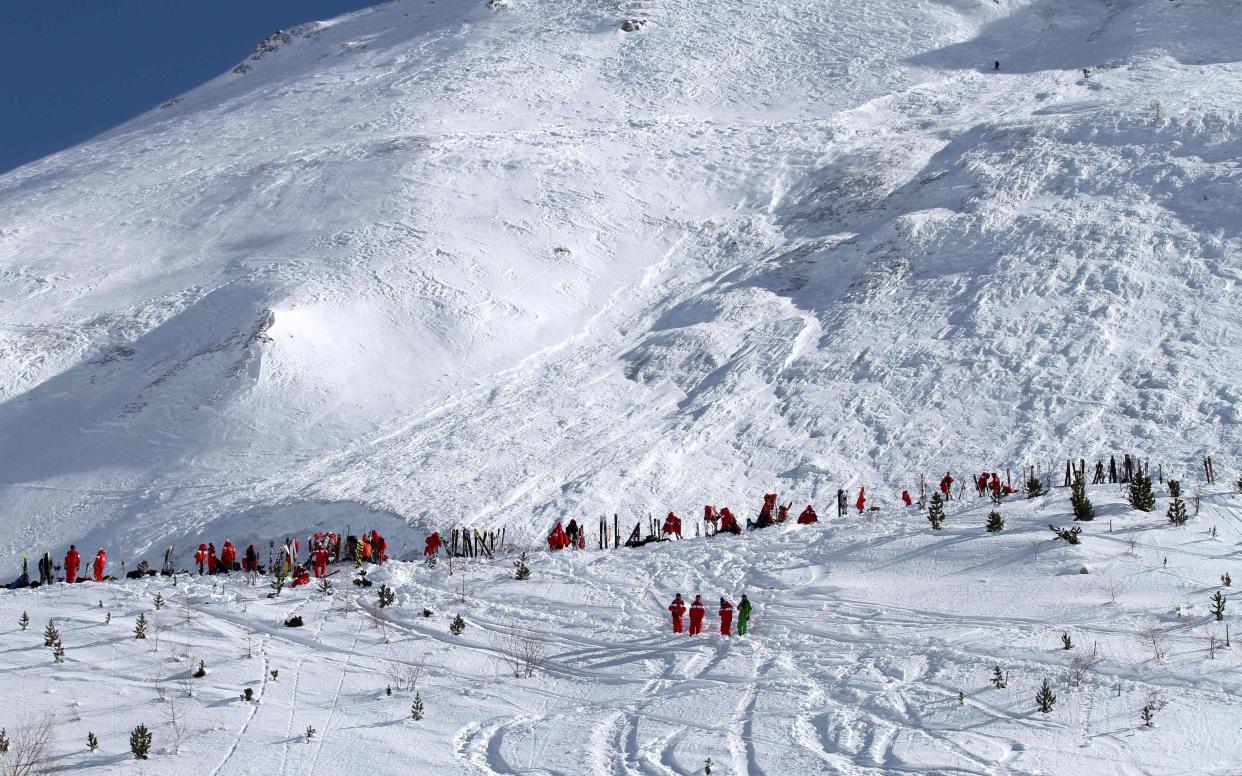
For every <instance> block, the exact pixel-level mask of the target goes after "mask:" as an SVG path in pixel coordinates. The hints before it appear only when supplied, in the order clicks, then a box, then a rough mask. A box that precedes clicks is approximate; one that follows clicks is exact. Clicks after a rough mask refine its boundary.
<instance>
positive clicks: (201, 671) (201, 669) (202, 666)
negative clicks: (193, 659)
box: [194, 660, 207, 679]
mask: <svg viewBox="0 0 1242 776" xmlns="http://www.w3.org/2000/svg"><path fill="white" fill-rule="evenodd" d="M206 675H207V661H205V660H200V661H198V670H197V671H195V672H194V678H195V679H202V678H203V677H204V676H206Z"/></svg>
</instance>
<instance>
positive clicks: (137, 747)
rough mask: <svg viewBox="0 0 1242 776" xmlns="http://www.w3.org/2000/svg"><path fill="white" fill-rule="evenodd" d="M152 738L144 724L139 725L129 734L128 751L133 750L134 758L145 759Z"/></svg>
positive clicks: (149, 749) (149, 750)
mask: <svg viewBox="0 0 1242 776" xmlns="http://www.w3.org/2000/svg"><path fill="white" fill-rule="evenodd" d="M153 738H154V737H153V736H152V735H151V731H149V730H147V726H146V725H139V726H138V727H136V728H134V732H132V733H130V734H129V751H131V752H133V754H134V759H135V760H145V759H147V755H148V754H149V753H150V752H151V741H152V739H153Z"/></svg>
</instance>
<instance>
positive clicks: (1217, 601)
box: [1212, 590, 1225, 621]
mask: <svg viewBox="0 0 1242 776" xmlns="http://www.w3.org/2000/svg"><path fill="white" fill-rule="evenodd" d="M1212 614H1213V616H1215V617H1216V619H1217V621H1220V620H1223V619H1225V597H1224V596H1223V595H1221V592H1220V591H1219V590H1217V591H1216V592H1215V593H1213V594H1212Z"/></svg>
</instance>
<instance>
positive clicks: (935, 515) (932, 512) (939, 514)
mask: <svg viewBox="0 0 1242 776" xmlns="http://www.w3.org/2000/svg"><path fill="white" fill-rule="evenodd" d="M927 520H928V522H930V523H931V527H932V528H933V529H935V530H937V531H939V530H940V525H941V523H943V522H944V501H943V500H942V499H941V498H940V494H939V493H933V494H932V498H931V503H930V504H928V506H927Z"/></svg>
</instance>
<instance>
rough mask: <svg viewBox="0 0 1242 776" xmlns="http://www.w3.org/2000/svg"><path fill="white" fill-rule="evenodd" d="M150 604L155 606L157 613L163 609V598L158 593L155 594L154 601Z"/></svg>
mask: <svg viewBox="0 0 1242 776" xmlns="http://www.w3.org/2000/svg"><path fill="white" fill-rule="evenodd" d="M152 603H153V604H155V611H157V612H158V611H159V610H160V609H163V608H164V596H163V595H162V594H160V593H156V594H155V600H154V601H152Z"/></svg>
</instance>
